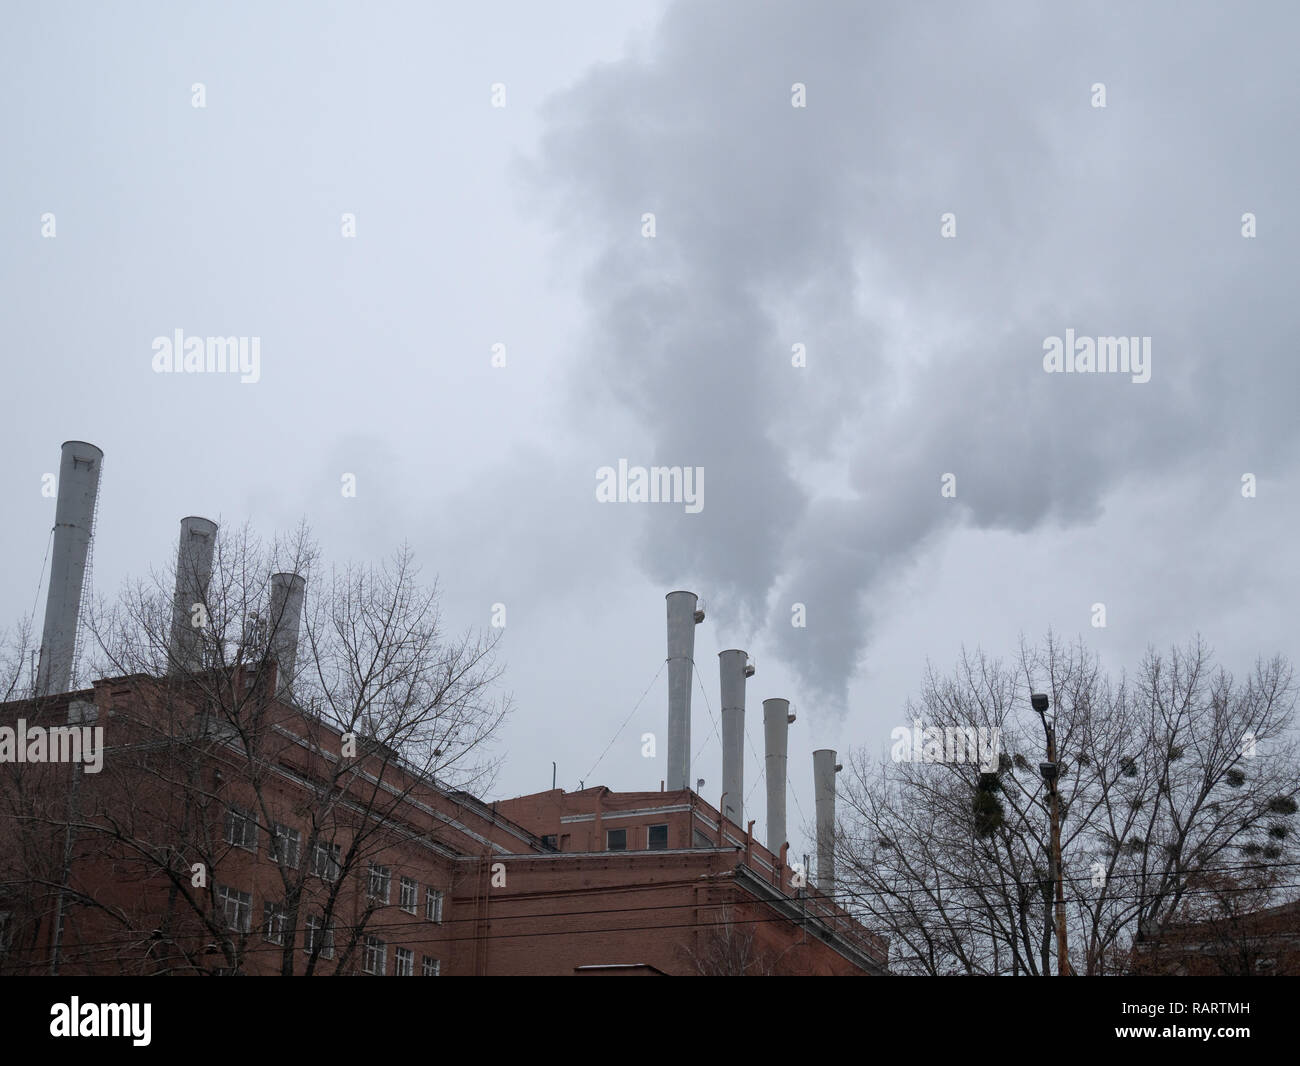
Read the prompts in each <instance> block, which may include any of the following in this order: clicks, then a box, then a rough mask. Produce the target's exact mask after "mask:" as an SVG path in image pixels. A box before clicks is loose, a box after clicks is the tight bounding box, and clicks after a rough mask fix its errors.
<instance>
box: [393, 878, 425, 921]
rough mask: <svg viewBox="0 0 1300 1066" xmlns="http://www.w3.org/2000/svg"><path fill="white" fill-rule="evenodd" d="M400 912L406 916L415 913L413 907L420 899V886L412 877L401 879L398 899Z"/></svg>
mask: <svg viewBox="0 0 1300 1066" xmlns="http://www.w3.org/2000/svg"><path fill="white" fill-rule="evenodd" d="M398 899H399V903H400V905H401V908H402V910H404V911H406V913H407V914H414V913H415V905H416V903H417V902H418V901H419V899H420V886H419V885H418V884H417V883H416V881H415V878H414V877H403V878H402V886H401V894H400V896H399V897H398Z"/></svg>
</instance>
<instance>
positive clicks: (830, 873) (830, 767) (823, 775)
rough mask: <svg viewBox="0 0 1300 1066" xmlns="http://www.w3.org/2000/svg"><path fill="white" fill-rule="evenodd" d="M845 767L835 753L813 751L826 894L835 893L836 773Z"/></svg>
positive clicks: (820, 874)
mask: <svg viewBox="0 0 1300 1066" xmlns="http://www.w3.org/2000/svg"><path fill="white" fill-rule="evenodd" d="M842 769H844V768H843V767H842V766H840V764H839V763H837V762H836V761H835V752H833V751H832V750H831V749H830V748H819V749H818V750H817V751H814V752H813V798H814V802H815V803H816V805H817V887H818V888H819V889H821V891H822V894H823V895H826V896H830V895H833V894H834V892H835V775H836V774H838V773H839V772H840V771H841V770H842Z"/></svg>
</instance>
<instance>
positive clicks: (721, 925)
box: [681, 907, 779, 977]
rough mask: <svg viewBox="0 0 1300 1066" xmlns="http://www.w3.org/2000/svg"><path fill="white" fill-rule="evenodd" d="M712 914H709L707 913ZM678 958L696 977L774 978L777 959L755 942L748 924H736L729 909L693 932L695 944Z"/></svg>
mask: <svg viewBox="0 0 1300 1066" xmlns="http://www.w3.org/2000/svg"><path fill="white" fill-rule="evenodd" d="M708 913H712V912H708ZM681 952H682V955H683V956H684V957H685V959H686V961H687V965H688V966H690V968H691V972H692V973H693V974H694V975H695V976H697V977H775V976H776V975H777V973H778V967H779V958H778V957H777V956H776V955H774V954H773V953H772V952H771V951H768V950H766V949H764V948H763V947H762V946H761V945H760V944H759V943H758V942H757V940H756V938H755V935H754V925H753V924H752V923H749V924H743V923H737V922H736V920H735V916H734V915H733V913H732V909H731V908H730V907H723V908H719V909H718V911H717V912H716V917H714V918H711V919H710V920H709V922H708V923H707V924H706V925H704V926H702V927H701V928H700V929H698V930H696V936H695V944H694V946H692V945H690V944H686V945H683V946H682V948H681Z"/></svg>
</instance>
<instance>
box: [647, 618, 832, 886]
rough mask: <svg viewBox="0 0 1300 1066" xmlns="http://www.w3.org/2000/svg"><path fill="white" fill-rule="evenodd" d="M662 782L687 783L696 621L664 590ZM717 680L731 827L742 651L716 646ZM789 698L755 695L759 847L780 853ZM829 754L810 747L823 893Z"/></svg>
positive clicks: (739, 770)
mask: <svg viewBox="0 0 1300 1066" xmlns="http://www.w3.org/2000/svg"><path fill="white" fill-rule="evenodd" d="M667 599H668V782H667V783H668V787H669V788H670V789H673V790H679V789H689V788H690V787H691V765H690V763H691V753H690V748H691V675H692V674H693V673H694V670H695V627H696V626H697V625H699V624H700V623H701V622H703V621H704V612H703V611H702V610H700V609H699V606H698V604H699V600H698V598H697V597H696V595H695V593H693V592H670V593H668V597H667ZM718 670H719V674H720V677H721V686H722V800H721V803H720V804H719V806H720V809H721V812H722V814H723V816H724V817H727V818H730V819H731V821H732V822H734V823H735V824H736V825H737V826H738V827H739V826H744V824H745V823H744V821H743V818H744V816H745V810H744V805H745V680H746V679H747V678H750V677H753V676H754V667H753V666H751V665H750V663H749V655H748V653H747V652H743V651H739V650H737V649H734V648H733V649H730V650H728V651H721V652H718ZM794 719H795V716H794V715H793V714H791V713H790V701H789V700H785V699H767V700H764V701H763V736H764V739H765V742H766V751H765V763H766V768H765V771H766V777H767V847H768V850H769V851H771V852H772V853H773V854H774V855H782V854H783V851H782V849H783V848H784V847H785V846H786V844H787V840H786V835H785V788H786V750H787V739H788V734H789V728H790V723H791V722H793V721H794ZM840 769H841V767H840V765H839V764H838V763H837V762H836V761H835V752H834V751H832V750H830V749H829V748H822V749H820V750H818V751H815V752H813V789H814V793H815V798H816V808H817V887H818V888H820V889H821V890H822V892H824V893H826V894H827V895H829V894H831V893H832V892H833V890H834V884H835V775H836V774H837V773H838V772H839V771H840Z"/></svg>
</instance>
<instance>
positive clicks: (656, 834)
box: [646, 825, 668, 851]
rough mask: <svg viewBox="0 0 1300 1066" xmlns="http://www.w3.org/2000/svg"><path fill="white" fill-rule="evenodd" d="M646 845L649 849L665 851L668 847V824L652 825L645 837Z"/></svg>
mask: <svg viewBox="0 0 1300 1066" xmlns="http://www.w3.org/2000/svg"><path fill="white" fill-rule="evenodd" d="M646 847H648V848H649V849H650V850H651V851H665V850H667V848H668V826H667V825H652V826H651V827H650V830H649V833H648V834H647V838H646Z"/></svg>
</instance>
